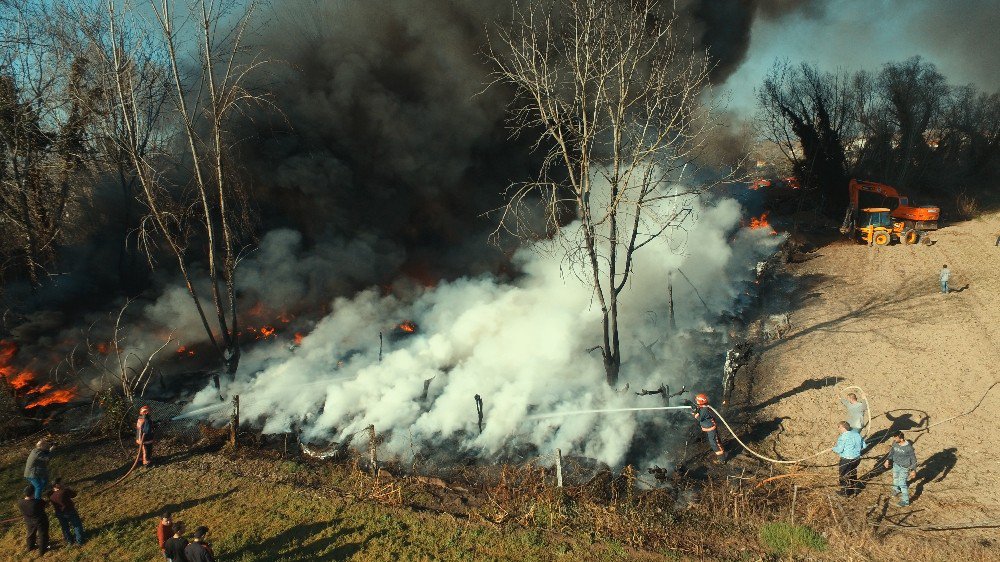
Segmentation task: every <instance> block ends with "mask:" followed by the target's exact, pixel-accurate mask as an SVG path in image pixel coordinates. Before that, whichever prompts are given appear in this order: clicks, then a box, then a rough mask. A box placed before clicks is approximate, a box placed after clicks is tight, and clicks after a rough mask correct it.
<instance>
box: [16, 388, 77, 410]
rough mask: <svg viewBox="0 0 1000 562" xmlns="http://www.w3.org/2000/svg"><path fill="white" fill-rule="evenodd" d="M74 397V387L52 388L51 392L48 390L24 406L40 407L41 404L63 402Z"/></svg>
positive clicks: (27, 407) (49, 404) (48, 404)
mask: <svg viewBox="0 0 1000 562" xmlns="http://www.w3.org/2000/svg"><path fill="white" fill-rule="evenodd" d="M46 386H49V385H46ZM75 397H76V389H75V388H60V389H57V390H53V391H52V392H49V393H48V394H46V395H44V396H42V397H41V398H39V399H37V400H35V401H34V402H32V403H30V404H28V405H27V406H25V409H30V408H40V407H42V406H51V405H53V404H65V403H67V402H69V401H70V400H72V399H73V398H75Z"/></svg>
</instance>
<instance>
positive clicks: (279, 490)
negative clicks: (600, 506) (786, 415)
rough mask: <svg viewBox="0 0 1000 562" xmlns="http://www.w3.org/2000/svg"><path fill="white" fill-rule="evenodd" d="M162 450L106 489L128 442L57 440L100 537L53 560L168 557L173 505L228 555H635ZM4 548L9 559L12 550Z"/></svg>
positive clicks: (10, 509)
mask: <svg viewBox="0 0 1000 562" xmlns="http://www.w3.org/2000/svg"><path fill="white" fill-rule="evenodd" d="M29 449H30V444H21V445H19V446H17V447H8V448H6V449H3V450H0V466H2V474H0V485H2V490H0V498H2V499H0V506H2V507H0V519H6V518H8V517H11V516H13V515H14V514H15V513H16V506H15V502H16V500H17V499H18V498H19V497H20V493H21V490H22V489H23V487H24V484H25V482H24V480H23V479H22V478H21V472H22V470H23V463H24V457H25V456H26V455H27V453H28V450H29ZM163 454H165V455H167V456H168V458H169V457H170V456H174V457H175V460H168V462H167V463H166V464H165V465H163V466H159V467H156V468H153V469H151V470H148V471H145V470H139V471H137V472H136V473H134V474H133V475H131V476H130V477H129V478H128V479H127V480H125V481H124V482H123V483H121V484H120V485H118V486H115V487H113V488H111V489H110V490H108V491H107V492H103V493H97V492H98V490H100V489H101V488H102V487H104V486H107V484H109V483H110V482H113V481H114V480H115V479H117V478H118V477H119V476H120V475H122V474H124V472H125V470H126V469H127V468H128V466H129V464H131V459H127V458H126V457H125V455H124V454H123V453H122V451H121V448H120V447H119V445H118V443H117V441H87V442H83V443H77V444H73V445H68V446H65V447H62V448H60V449H57V450H56V452H55V455H54V458H53V461H52V472H53V475H54V476H56V477H62V478H63V479H64V481H65V482H66V483H67V484H68V485H69V486H71V487H74V488H76V489H77V490H79V491H80V495H79V497H78V498H77V506H78V508H79V511H80V514H81V517H82V518H83V522H84V526H85V528H86V530H87V532H88V534H89V539H88V542H87V543H86V544H85V545H84V546H83V547H81V548H73V549H68V548H58V549H57V550H55V551H53V552H51V553H50V554H49V555H48V556H46V557H45V558H44V559H45V560H53V561H69V560H73V561H93V560H109V561H118V560H122V561H136V562H138V561H153V560H162V558H160V554H159V550H158V546H157V544H156V532H155V529H156V524H157V522H158V518H159V514H160V513H162V512H163V511H165V510H169V511H171V512H173V513H174V518H175V520H182V521H184V522H185V523H186V524H187V527H188V529H189V530H191V529H193V528H194V527H195V526H197V525H207V526H208V527H209V528H210V529H211V531H210V533H211V534H210V540H211V542H212V543H213V545H214V548H215V550H216V552H217V553H218V554H220V555H221V559H222V560H226V561H246V562H249V561H255V562H256V561H270V560H275V561H284V560H288V561H294V560H310V561H315V560H350V561H390V560H399V561H404V560H405V561H409V560H413V561H422V560H427V561H431V560H434V561H438V560H440V561H456V562H457V561H466V560H477V561H478V560H482V561H502V560H516V561H518V562H530V561H543V560H544V561H550V560H564V561H571V560H572V561H576V560H598V561H603V560H622V559H626V558H623V553H624V549H622V548H621V547H620V546H619V545H617V544H614V545H600V544H598V545H591V544H590V541H589V540H588V539H587V538H586V537H585V536H584V534H583V532H582V531H580V532H576V533H575V534H574V532H573V531H569V532H564V533H554V532H550V531H545V530H542V529H538V528H522V527H518V526H497V525H492V524H488V523H485V522H482V521H476V520H474V518H472V517H467V518H462V517H455V516H452V515H447V514H442V513H436V512H433V511H428V512H424V511H418V510H414V509H408V508H405V507H394V506H389V505H383V504H380V503H376V502H373V501H360V500H354V499H351V497H350V494H349V492H345V490H347V491H349V490H351V489H352V488H351V487H352V486H354V485H355V483H354V481H355V480H357V475H351V474H348V473H349V471H350V469H349V468H348V467H340V468H339V469H336V470H335V469H327V468H324V467H316V466H313V465H299V464H297V463H294V462H291V461H281V460H275V461H267V460H263V459H253V458H249V459H244V458H240V457H232V458H228V457H227V456H226V455H217V454H212V453H204V452H203V453H195V454H186V453H184V451H182V450H181V451H164V453H163ZM310 475H311V477H312V479H311V480H310V479H309V477H310ZM338 475H340V478H341V481H338V480H337V479H338ZM352 479H353V480H352ZM348 481H350V482H348ZM345 482H346V483H345ZM404 493H407V492H406V491H405V490H404ZM50 519H51V523H50V529H51V536H52V539H53V542H54V543H57V544H58V543H61V542H62V536H61V532H60V530H59V526H58V524H57V522H56V521H55V518H54V517H51V518H50ZM23 532H24V531H23V525H22V524H21V523H20V522H16V523H13V524H7V525H5V526H3V527H0V552H3V553H16V554H17V557H16V558H14V559H16V560H28V559H30V558H28V557H22V555H21V554H20V553H21V551H22V549H23ZM638 554H641V559H642V560H663V559H665V557H663V556H660V555H657V554H655V553H645V552H643V553H638ZM0 559H4V560H6V559H5V558H3V556H2V555H0Z"/></svg>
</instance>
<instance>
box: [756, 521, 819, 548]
mask: <svg viewBox="0 0 1000 562" xmlns="http://www.w3.org/2000/svg"><path fill="white" fill-rule="evenodd" d="M758 536H759V538H760V542H761V544H763V545H764V547H765V548H767V549H768V550H770V551H771V553H772V554H776V555H778V556H784V555H786V554H788V553H789V552H791V551H794V550H798V549H808V550H816V551H821V550H826V539H824V538H823V537H822V536H821V535H820V534H819V533H817V532H816V531H813V530H812V529H810V528H809V527H806V526H805V525H792V524H790V523H768V524H766V525H764V526H763V527H761V528H760V534H759V535H758Z"/></svg>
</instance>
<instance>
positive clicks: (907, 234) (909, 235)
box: [899, 228, 920, 245]
mask: <svg viewBox="0 0 1000 562" xmlns="http://www.w3.org/2000/svg"><path fill="white" fill-rule="evenodd" d="M899 239H900V240H902V241H903V244H907V245H909V244H916V243H917V242H919V241H920V233H919V232H917V231H916V230H913V229H912V228H908V229H906V230H904V231H903V235H902V236H900V237H899Z"/></svg>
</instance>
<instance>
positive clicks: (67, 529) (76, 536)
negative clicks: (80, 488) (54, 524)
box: [49, 480, 83, 546]
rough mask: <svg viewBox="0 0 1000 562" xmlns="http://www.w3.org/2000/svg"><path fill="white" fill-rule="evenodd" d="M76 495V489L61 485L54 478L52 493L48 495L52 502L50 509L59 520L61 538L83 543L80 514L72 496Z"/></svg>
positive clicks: (71, 542) (69, 541) (74, 542)
mask: <svg viewBox="0 0 1000 562" xmlns="http://www.w3.org/2000/svg"><path fill="white" fill-rule="evenodd" d="M75 497H76V490H73V489H71V488H67V487H65V486H63V484H62V482H60V481H59V480H56V481H55V483H54V484H52V495H51V496H49V503H51V504H52V511H54V512H55V514H56V519H58V520H59V526H60V527H61V528H62V534H63V540H64V541H66V544H75V545H78V546H79V545H81V544H83V522H82V521H80V514H79V513H78V512H77V511H76V505H75V504H74V503H73V498H75Z"/></svg>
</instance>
